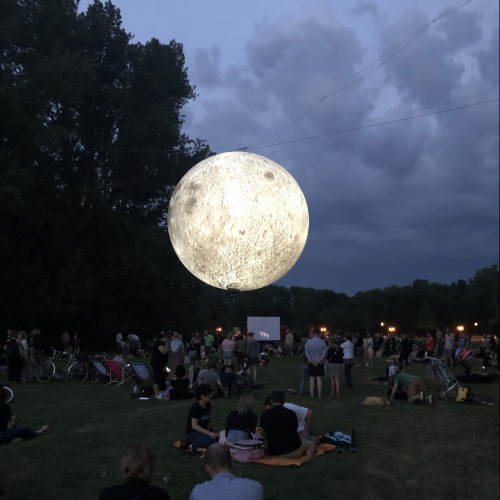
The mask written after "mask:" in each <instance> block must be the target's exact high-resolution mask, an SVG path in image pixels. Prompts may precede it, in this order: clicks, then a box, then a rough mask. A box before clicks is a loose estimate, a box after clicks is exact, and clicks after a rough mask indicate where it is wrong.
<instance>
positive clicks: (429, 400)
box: [419, 391, 434, 406]
mask: <svg viewBox="0 0 500 500" xmlns="http://www.w3.org/2000/svg"><path fill="white" fill-rule="evenodd" d="M419 399H420V401H422V403H424V404H425V403H428V404H429V405H431V406H434V396H433V395H432V394H431V395H430V396H427V397H424V392H423V391H422V392H421V393H420V395H419Z"/></svg>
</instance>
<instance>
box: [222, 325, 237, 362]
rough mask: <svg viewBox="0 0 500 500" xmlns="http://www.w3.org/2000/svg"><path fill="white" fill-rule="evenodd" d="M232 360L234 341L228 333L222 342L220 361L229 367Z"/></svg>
mask: <svg viewBox="0 0 500 500" xmlns="http://www.w3.org/2000/svg"><path fill="white" fill-rule="evenodd" d="M233 358H234V339H233V334H232V333H228V334H227V337H226V338H225V339H224V340H223V341H222V359H223V360H224V364H225V365H230V364H231V363H232V362H233Z"/></svg>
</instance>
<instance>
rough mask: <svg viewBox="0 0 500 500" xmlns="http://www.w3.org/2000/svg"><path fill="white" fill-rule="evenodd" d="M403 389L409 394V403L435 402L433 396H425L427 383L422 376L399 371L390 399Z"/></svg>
mask: <svg viewBox="0 0 500 500" xmlns="http://www.w3.org/2000/svg"><path fill="white" fill-rule="evenodd" d="M398 388H399V389H401V390H402V391H403V392H406V394H407V395H408V403H429V404H431V405H432V404H434V399H433V396H432V395H430V396H427V397H426V396H425V394H424V389H425V385H424V382H423V380H422V379H421V378H419V377H417V376H416V375H410V374H409V373H403V372H399V373H397V374H396V375H395V377H394V386H393V388H392V392H391V396H390V398H389V399H390V400H392V399H394V396H395V395H396V392H397V390H398Z"/></svg>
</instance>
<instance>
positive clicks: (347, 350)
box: [340, 333, 354, 387]
mask: <svg viewBox="0 0 500 500" xmlns="http://www.w3.org/2000/svg"><path fill="white" fill-rule="evenodd" d="M340 347H341V348H342V350H343V351H344V356H343V358H342V359H343V362H344V375H345V381H346V383H347V387H352V376H351V370H352V365H353V364H354V344H353V342H352V335H351V334H350V333H346V336H345V342H344V343H343V344H341V345H340Z"/></svg>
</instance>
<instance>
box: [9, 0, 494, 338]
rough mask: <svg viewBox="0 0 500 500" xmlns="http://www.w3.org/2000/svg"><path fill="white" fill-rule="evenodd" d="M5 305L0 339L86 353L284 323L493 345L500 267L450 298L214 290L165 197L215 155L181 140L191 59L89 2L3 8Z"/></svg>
mask: <svg viewBox="0 0 500 500" xmlns="http://www.w3.org/2000/svg"><path fill="white" fill-rule="evenodd" d="M0 54H1V56H0V57H1V60H0V109H1V110H2V112H1V113H0V138H1V140H0V222H1V230H0V255H1V259H2V265H1V266H0V281H1V283H2V287H1V289H0V304H1V309H2V315H1V317H2V323H3V328H4V330H3V331H6V329H8V328H16V329H24V330H26V331H30V330H31V329H32V328H33V327H34V325H36V326H37V327H38V328H40V329H41V330H42V332H43V333H42V334H43V336H44V338H45V339H47V340H46V341H50V339H51V338H53V339H54V340H57V339H58V338H59V335H60V332H62V331H64V330H66V329H69V331H71V332H75V331H78V334H79V335H80V336H81V342H82V344H83V345H84V346H85V344H86V345H87V346H89V345H93V346H95V347H97V346H98V345H106V344H110V343H111V344H112V343H113V342H114V334H115V333H116V332H119V331H141V332H142V333H143V334H145V335H151V336H153V335H154V334H155V333H156V332H158V331H159V330H165V329H169V328H175V329H176V330H177V331H182V332H184V333H186V334H187V333H188V332H191V331H195V330H200V331H201V330H204V329H205V328H212V327H213V328H215V327H216V326H222V327H224V328H230V327H233V326H239V325H243V324H244V323H246V317H247V316H280V318H281V322H282V324H286V325H288V326H289V327H291V328H293V329H294V330H295V331H298V332H300V333H305V332H307V331H308V329H309V327H310V325H313V324H316V325H317V324H321V323H323V324H327V325H330V326H333V327H335V328H339V329H342V330H345V331H357V332H360V333H363V332H370V331H376V330H377V329H379V325H380V323H381V322H385V324H386V325H387V324H395V325H397V327H398V329H399V330H408V331H420V330H435V329H437V328H445V327H447V326H454V325H455V324H456V323H457V322H460V323H462V324H465V325H467V327H468V328H469V331H471V332H472V329H473V328H474V327H473V326H472V325H474V323H478V325H479V329H480V330H481V331H483V332H491V331H498V305H499V293H498V283H499V276H498V267H497V266H496V265H493V266H491V267H489V268H484V269H480V270H478V271H477V272H476V273H475V274H474V276H472V277H470V278H469V279H467V281H465V280H459V281H457V282H456V283H452V284H438V283H430V282H428V281H426V280H416V281H414V282H413V284H411V285H408V286H403V287H400V286H391V287H388V288H385V289H375V290H370V291H364V292H359V293H357V294H355V295H354V296H352V297H349V296H347V295H346V294H343V293H335V292H334V291H332V290H318V289H314V288H302V287H291V288H285V287H280V286H274V285H271V286H268V287H265V288H263V289H260V290H255V291H252V292H245V293H237V292H234V291H224V290H218V289H214V288H212V287H209V286H207V285H205V284H203V283H201V282H200V281H199V280H197V279H196V278H195V277H194V276H192V275H191V274H190V273H189V272H188V271H187V270H186V269H185V268H184V266H182V264H181V263H180V262H179V260H178V259H177V257H176V255H175V254H174V251H173V249H172V246H171V244H170V240H169V237H168V234H167V229H166V217H167V213H168V204H169V200H170V196H171V194H172V192H173V190H174V189H175V186H176V184H177V183H178V182H179V180H180V179H181V177H182V176H183V175H184V173H185V172H187V170H189V169H190V168H191V167H192V166H194V165H195V164H197V163H198V162H199V161H201V160H202V159H204V158H206V157H208V156H210V155H212V154H214V152H213V151H211V150H210V147H209V145H208V144H207V143H206V142H205V141H204V140H202V139H197V138H196V139H192V138H189V137H187V136H186V135H185V134H183V133H182V125H183V121H184V117H183V115H182V107H183V106H184V105H185V104H186V103H187V102H189V101H190V100H193V99H195V97H196V93H195V87H194V86H193V85H191V84H190V82H189V80H188V74H187V68H186V67H185V60H184V54H183V47H182V45H181V44H180V43H178V42H176V41H175V40H172V41H170V42H169V43H167V44H164V43H160V42H159V41H158V40H156V39H151V40H150V41H148V42H146V43H138V42H137V43H133V36H132V35H131V34H129V33H127V32H126V31H125V30H124V29H123V28H122V26H121V17H120V12H119V10H118V9H117V8H116V7H115V6H114V5H113V4H112V3H111V2H110V1H107V2H105V3H101V2H100V1H98V0H95V1H94V3H92V4H91V5H90V6H89V7H88V8H87V10H86V11H85V12H81V13H79V12H78V8H77V3H76V2H75V1H74V0H24V1H20V0H4V1H2V2H1V3H0Z"/></svg>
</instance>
